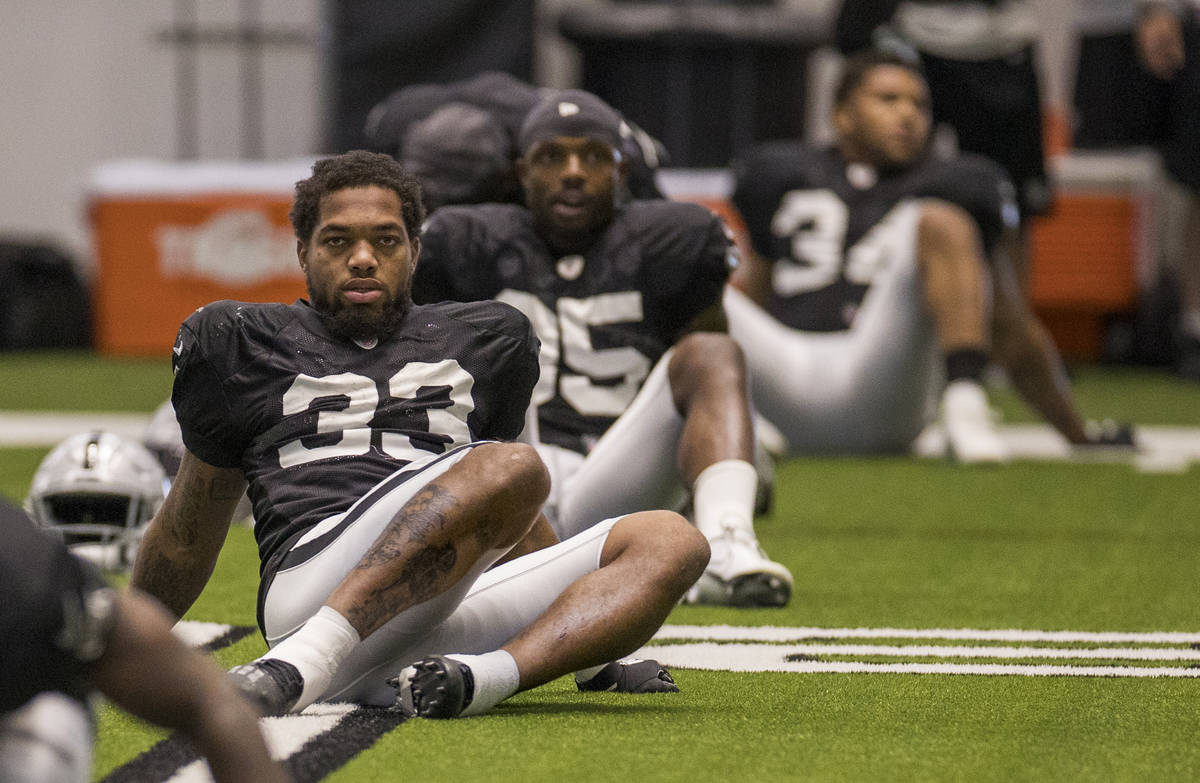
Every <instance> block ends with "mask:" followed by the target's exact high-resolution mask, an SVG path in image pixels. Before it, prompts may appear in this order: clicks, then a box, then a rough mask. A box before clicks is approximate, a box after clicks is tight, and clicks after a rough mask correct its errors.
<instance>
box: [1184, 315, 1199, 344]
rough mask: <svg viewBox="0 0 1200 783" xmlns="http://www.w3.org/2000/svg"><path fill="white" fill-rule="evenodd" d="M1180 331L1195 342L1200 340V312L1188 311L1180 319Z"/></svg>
mask: <svg viewBox="0 0 1200 783" xmlns="http://www.w3.org/2000/svg"><path fill="white" fill-rule="evenodd" d="M1179 326H1180V329H1181V330H1182V331H1183V333H1184V334H1185V335H1187V336H1188V337H1190V338H1192V339H1193V340H1200V310H1186V311H1184V313H1183V315H1182V316H1180V319H1179Z"/></svg>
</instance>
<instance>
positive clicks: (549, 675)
mask: <svg viewBox="0 0 1200 783" xmlns="http://www.w3.org/2000/svg"><path fill="white" fill-rule="evenodd" d="M291 218H292V225H293V227H294V229H295V232H296V238H297V255H298V257H299V261H300V267H301V268H302V269H303V270H304V272H305V276H306V278H307V282H308V291H309V297H310V301H309V302H306V301H304V300H300V301H298V302H296V303H294V304H292V305H283V304H248V303H241V302H218V303H215V304H212V305H209V306H206V307H203V308H201V309H200V310H198V311H197V312H196V313H194V314H193V315H192V316H190V317H189V318H188V319H187V321H185V322H184V324H183V326H182V328H181V329H180V332H179V338H178V342H177V343H176V345H175V349H174V350H175V357H174V365H175V382H174V387H173V390H172V402H173V404H174V406H175V411H176V415H177V416H178V419H179V424H180V427H181V429H182V432H183V441H184V444H185V446H186V449H185V451H184V454H183V459H182V461H181V463H180V466H179V471H178V473H177V475H176V477H175V481H174V482H173V483H172V485H171V490H170V492H169V494H168V496H167V499H166V501H165V502H164V503H163V506H162V509H161V510H160V512H159V513H158V514H157V515H156V516H155V518H154V520H153V521H152V522H151V524H150V527H149V530H148V531H147V533H146V536H145V539H144V541H143V543H142V547H141V549H140V551H139V554H138V559H137V562H136V563H135V566H134V571H133V584H134V585H135V586H137V587H139V588H141V589H143V590H145V591H147V592H149V593H150V594H152V595H154V596H156V597H158V598H159V599H160V600H161V601H162V602H163V603H164V604H166V606H167V608H168V609H170V610H171V611H172V612H174V613H175V615H176V616H181V615H182V614H183V613H184V612H186V611H187V609H188V607H189V606H191V604H192V602H193V601H194V600H195V598H196V597H197V596H198V595H199V593H200V591H201V590H202V589H203V587H204V585H205V583H206V581H207V580H208V578H209V575H210V574H211V573H212V568H213V564H214V562H215V560H216V557H217V554H218V552H219V550H220V548H221V545H222V543H223V541H224V539H225V534H226V531H227V530H228V526H229V521H230V516H231V513H232V511H233V509H234V506H235V505H236V503H237V500H238V498H239V497H240V495H241V493H242V491H243V489H244V488H246V487H247V484H248V494H249V497H250V500H251V502H252V505H253V507H254V518H255V531H254V532H255V538H256V540H257V542H258V546H259V554H260V557H261V562H262V566H261V569H260V570H261V575H262V579H261V583H260V587H259V625H260V627H261V629H262V632H263V635H264V637H265V638H266V640H267V643H268V645H269V646H270V647H271V650H270V651H269V652H267V653H266V654H265V655H264V656H262V657H261V658H259V659H258V660H256V661H253V662H251V663H249V664H246V665H244V666H240V667H237V668H235V669H234V670H233V671H232V672H231V676H233V678H234V680H235V682H236V684H237V685H238V686H239V687H240V688H241V689H242V690H243V691H244V692H246V693H247V694H249V695H250V696H252V697H253V698H254V699H255V700H256V701H257V703H258V704H259V706H260V709H261V710H262V711H263V712H264V713H266V714H281V713H286V712H289V711H298V710H301V709H303V708H304V707H305V706H306V705H308V704H310V703H312V702H314V701H316V700H326V701H353V702H359V703H365V704H373V705H382V704H391V703H393V702H398V703H399V704H400V706H401V707H402V708H403V709H405V710H406V711H408V712H409V713H411V714H415V715H420V716H425V717H454V716H457V715H472V714H476V713H480V712H484V711H486V710H488V709H489V708H491V707H492V706H494V705H495V704H497V703H498V702H499V701H501V700H503V699H504V698H507V697H508V696H509V695H511V694H512V693H514V692H516V691H517V690H522V689H525V688H532V687H534V686H536V685H540V684H542V683H544V682H547V681H549V680H551V679H553V678H555V677H558V676H561V675H563V674H566V673H568V672H572V671H579V670H581V669H585V668H588V667H592V668H594V669H598V668H599V667H601V666H602V665H603V664H605V663H606V662H608V661H612V660H614V659H615V658H617V657H619V656H621V655H625V654H628V653H630V652H632V651H633V650H634V649H636V648H637V647H638V646H639V645H641V644H642V643H643V642H645V641H646V640H647V639H648V638H649V637H650V636H651V634H653V633H654V631H655V630H656V629H657V628H658V626H659V625H660V624H661V623H662V621H663V619H664V618H665V617H666V616H667V613H668V612H669V611H670V609H671V607H672V606H674V604H675V603H676V601H677V600H678V599H679V597H680V596H681V595H682V594H683V592H684V591H685V590H686V589H687V587H688V586H689V585H690V584H691V583H692V582H693V581H694V580H695V579H696V578H697V576H699V574H700V572H701V571H702V569H703V566H704V563H705V562H706V560H707V555H708V552H707V547H706V545H705V542H704V539H703V538H702V537H701V536H698V535H697V534H696V533H695V532H694V531H693V530H692V529H691V528H690V526H688V525H687V524H686V522H685V521H684V520H682V519H681V518H680V517H678V516H677V515H675V514H673V513H670V512H654V511H650V512H646V513H643V514H636V515H630V516H626V517H622V518H613V519H608V520H605V521H603V522H601V523H599V524H598V525H596V526H595V527H593V528H590V529H589V530H588V531H587V533H586V534H585V535H582V536H579V537H576V538H574V539H571V540H568V541H564V542H562V543H560V544H555V545H551V546H547V547H545V548H542V549H540V551H536V552H533V553H532V554H527V555H525V556H523V557H521V556H517V555H519V554H521V553H523V552H528V551H531V550H534V549H537V548H538V547H540V546H542V545H544V544H548V543H552V542H553V541H554V538H553V534H552V533H551V532H550V531H549V528H548V526H546V524H545V521H544V520H543V519H541V518H540V517H539V509H540V507H541V505H542V502H543V501H544V500H545V498H546V494H547V491H548V477H547V474H546V469H545V467H544V466H543V465H542V463H541V461H540V460H539V459H538V456H537V453H536V452H535V451H534V450H533V449H532V448H531V447H530V446H528V445H525V444H521V443H514V442H509V441H511V439H513V438H515V437H516V436H517V435H518V434H519V433H520V432H521V430H522V428H523V425H524V419H525V410H526V408H527V406H528V403H529V395H530V392H531V390H532V388H533V385H534V383H535V382H536V380H537V374H538V369H537V351H538V345H537V340H536V338H535V337H534V335H533V333H532V330H531V329H530V326H529V322H528V321H527V320H526V319H525V318H524V317H523V316H522V315H521V314H520V313H519V312H517V311H516V310H514V309H513V308H511V307H508V306H506V305H502V304H498V303H492V302H489V303H482V304H469V305H461V304H444V305H435V306H420V307H414V306H412V303H411V299H410V295H409V292H410V283H411V280H412V274H413V268H414V266H415V265H416V263H417V257H418V254H419V250H420V240H419V238H418V232H419V230H420V226H421V221H422V220H423V218H424V208H423V206H422V204H421V199H420V189H419V186H418V184H417V182H416V180H415V179H413V178H412V177H411V176H409V175H408V174H407V173H405V172H404V171H403V169H402V168H401V167H400V166H399V164H397V163H396V162H395V161H393V160H392V159H391V158H390V157H388V156H386V155H381V154H376V153H369V152H352V153H348V154H346V155H341V156H338V157H334V158H329V159H326V160H321V161H318V162H317V164H316V165H315V166H314V167H313V174H312V176H311V177H310V178H308V179H306V180H302V181H300V182H299V183H297V185H296V197H295V203H294V206H293V209H292V212H291ZM506 557H507V558H510V559H509V560H508V561H507V562H505V563H503V565H501V566H499V567H496V568H491V567H492V566H493V565H494V564H495V563H497V562H498V561H500V560H502V559H504V558H506ZM489 569H490V570H489ZM485 572H486V573H485ZM449 654H453V655H452V656H451V655H449ZM410 664H412V665H410ZM389 678H391V680H392V682H391V683H390V684H389V682H388V681H389Z"/></svg>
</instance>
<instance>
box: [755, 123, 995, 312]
mask: <svg viewBox="0 0 1200 783" xmlns="http://www.w3.org/2000/svg"><path fill="white" fill-rule="evenodd" d="M734 175H735V180H736V188H735V191H734V195H733V203H734V206H735V207H737V209H738V210H739V212H741V214H742V217H743V218H744V219H745V221H746V227H747V230H748V232H749V235H750V241H751V243H752V244H753V247H754V249H755V251H756V252H757V253H758V254H759V255H761V256H762V257H763V258H764V259H766V260H767V261H768V262H769V263H770V264H771V265H772V291H771V301H770V302H769V303H768V308H767V309H768V311H769V312H770V313H771V314H772V315H774V316H775V317H776V318H777V319H779V320H780V321H781V322H782V323H784V324H786V325H788V326H790V327H792V328H795V329H800V330H804V331H815V332H831V331H841V330H844V329H849V328H850V327H851V326H852V325H853V322H854V316H855V315H856V314H857V311H858V307H859V305H860V304H861V303H862V300H863V297H864V296H865V295H866V291H867V289H868V288H869V287H870V285H871V272H872V269H873V268H877V264H879V263H881V260H880V259H882V258H883V257H884V256H883V255H881V254H886V253H890V252H895V249H894V246H893V247H891V248H889V246H888V242H889V241H890V239H891V233H890V232H889V230H888V229H889V224H888V221H887V218H888V217H889V215H890V214H891V213H892V211H893V210H894V209H895V208H896V207H897V205H899V204H902V203H906V202H908V201H911V200H914V199H922V198H937V199H942V200H945V201H948V202H951V203H953V204H957V205H958V206H960V207H962V208H963V209H965V210H966V211H967V212H968V213H969V214H970V215H971V216H972V217H973V218H974V219H975V221H976V223H977V224H978V225H979V229H980V232H981V234H982V237H983V241H984V245H985V249H986V250H987V252H988V255H989V256H990V254H991V251H992V249H993V247H994V245H995V243H996V241H997V240H998V239H999V238H1000V236H1001V234H1002V233H1003V230H1004V228H1005V226H1008V225H1015V221H1016V214H1017V213H1016V205H1015V201H1014V192H1013V188H1012V185H1011V184H1010V183H1009V181H1008V180H1007V179H1006V178H1005V175H1004V172H1003V170H1002V169H1001V168H1000V167H999V166H997V165H995V164H994V163H992V162H991V161H988V160H986V159H984V158H981V157H978V156H974V155H962V156H960V157H957V158H954V159H949V160H942V159H936V158H929V159H927V160H925V161H922V162H921V163H919V164H918V165H915V166H913V167H911V168H909V169H906V170H904V171H899V172H890V173H889V172H877V171H875V170H873V169H870V168H869V167H866V166H862V165H857V164H849V165H848V164H847V163H846V162H845V160H844V159H843V158H842V157H841V155H840V154H839V153H838V152H837V151H836V150H835V149H815V148H811V147H807V146H804V145H802V144H798V143H786V142H779V143H771V144H764V145H760V146H758V147H755V148H753V149H751V150H750V151H749V152H747V153H746V154H744V155H743V156H741V157H740V158H739V159H738V160H737V161H736V162H735V164H734Z"/></svg>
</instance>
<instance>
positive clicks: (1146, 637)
mask: <svg viewBox="0 0 1200 783" xmlns="http://www.w3.org/2000/svg"><path fill="white" fill-rule="evenodd" d="M654 638H656V639H699V640H704V641H745V642H794V641H795V642H798V641H809V640H813V639H945V640H956V641H981V642H982V641H988V642H1017V643H1030V642H1064V643H1089V642H1090V643H1094V644H1200V633H1196V632H1184V631H1149V632H1139V631H1039V630H1024V629H1020V628H1008V629H983V628H815V627H812V628H808V627H803V626H801V627H798V628H783V627H778V626H773V625H761V626H750V625H742V626H739V625H664V626H663V627H662V628H660V629H659V631H658V633H656V634H655V635H654Z"/></svg>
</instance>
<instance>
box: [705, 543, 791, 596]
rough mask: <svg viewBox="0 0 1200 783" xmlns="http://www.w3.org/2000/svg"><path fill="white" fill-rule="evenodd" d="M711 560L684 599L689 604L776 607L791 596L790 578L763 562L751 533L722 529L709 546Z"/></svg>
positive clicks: (779, 566) (763, 555)
mask: <svg viewBox="0 0 1200 783" xmlns="http://www.w3.org/2000/svg"><path fill="white" fill-rule="evenodd" d="M708 543H709V547H710V549H711V551H712V556H711V557H710V558H709V561H708V567H707V568H706V569H705V570H704V573H703V574H702V575H701V576H700V579H699V580H697V582H696V584H695V585H693V586H692V587H691V589H690V590H688V592H687V593H686V594H685V595H684V599H683V600H684V602H685V603H689V604H709V605H713V606H739V607H778V606H785V605H786V604H787V602H788V600H789V599H790V598H791V596H792V574H791V572H790V571H788V570H787V568H785V567H784V566H783V564H781V563H776V562H775V561H774V560H770V559H769V558H767V555H766V553H765V552H763V550H762V547H760V546H759V545H758V542H757V541H756V540H755V539H754V535H753V534H752V533H748V532H746V531H743V530H739V529H737V528H725V529H724V530H723V531H722V532H721V534H720V535H719V536H717V537H715V538H713V539H711V540H710V541H709V542H708Z"/></svg>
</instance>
